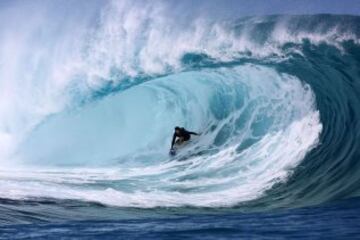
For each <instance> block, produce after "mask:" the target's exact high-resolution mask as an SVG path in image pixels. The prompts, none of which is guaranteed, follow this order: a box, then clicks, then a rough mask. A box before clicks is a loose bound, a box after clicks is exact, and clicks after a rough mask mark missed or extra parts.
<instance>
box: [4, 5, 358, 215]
mask: <svg viewBox="0 0 360 240" xmlns="http://www.w3.org/2000/svg"><path fill="white" fill-rule="evenodd" d="M89 12H90V13H89V14H88V15H86V16H87V17H88V18H85V19H90V20H89V21H88V22H80V23H79V25H78V26H77V28H76V33H75V31H73V30H72V29H71V28H69V27H68V26H67V25H66V24H65V26H63V25H61V26H62V27H61V28H60V29H61V32H62V33H65V34H63V35H62V37H59V36H58V35H57V34H55V33H54V32H49V33H48V32H45V33H44V35H42V37H35V34H37V33H38V31H37V30H38V25H37V24H38V22H36V23H34V24H33V25H32V28H31V29H32V30H31V31H29V32H27V33H26V34H24V38H23V39H26V41H25V40H24V41H21V39H22V38H20V40H18V41H19V42H18V44H19V45H20V46H21V48H20V50H19V52H18V54H17V55H16V56H15V57H13V58H12V61H10V62H9V63H6V64H4V65H2V66H1V70H0V73H1V77H2V79H6V81H5V80H3V81H2V82H1V84H2V85H1V86H3V87H4V88H2V90H1V91H2V92H3V93H4V94H3V95H1V100H2V101H1V103H2V104H0V113H1V116H2V117H1V119H0V142H1V144H2V146H5V147H4V148H3V149H2V150H1V151H0V154H1V156H2V157H1V158H2V161H3V163H4V165H7V166H8V168H6V169H4V170H2V171H1V173H0V181H1V187H0V192H1V197H2V198H9V199H42V198H54V199H72V200H80V201H90V202H99V203H102V204H106V205H111V206H121V207H139V208H152V207H184V206H190V207H210V208H215V207H235V206H239V205H242V206H244V205H245V206H248V207H260V208H263V207H264V206H265V207H284V206H286V207H296V206H304V205H310V204H319V203H323V202H326V201H330V200H333V199H340V198H346V197H352V196H358V195H359V192H358V190H357V189H358V186H359V183H360V178H359V176H360V175H359V163H357V161H356V160H357V158H358V156H359V150H358V149H359V143H358V139H359V132H360V131H359V123H358V121H357V119H359V114H360V112H359V110H358V107H357V106H358V105H359V96H360V95H359V91H360V86H359V79H360V78H359V74H360V72H359V71H358V69H359V63H360V47H359V34H360V28H359V26H360V24H359V23H360V18H359V17H354V16H334V15H314V16H264V17H248V18H242V19H239V20H236V21H226V22H217V21H209V20H207V19H206V18H201V19H193V20H192V21H191V23H189V22H188V21H185V19H180V20H178V19H177V20H176V19H174V18H171V14H172V13H171V11H170V9H169V6H167V5H166V4H164V3H158V4H155V5H150V4H148V5H147V4H145V5H141V6H140V5H138V3H135V4H130V3H127V2H121V3H119V2H113V3H111V4H109V5H106V6H104V7H103V8H102V11H101V13H100V14H95V13H93V12H91V11H89ZM43 18H45V19H46V15H45V16H42V15H41V16H39V19H40V20H39V21H40V22H42V20H44V19H43ZM74 19H77V17H73V18H70V20H72V21H73V20H74ZM94 19H96V21H95V20H94ZM70 20H69V21H70ZM42 27H43V26H42ZM70 29H71V30H70ZM36 36H37V35H36ZM54 36H56V37H54ZM5 39H6V38H5ZM29 39H30V40H31V41H30V44H31V47H30V45H28V44H29ZM44 40H46V42H47V44H46V45H45V46H44V44H43V43H44V42H43V41H44ZM4 42H6V41H5V40H4ZM2 44H4V43H2ZM4 49H5V48H4ZM4 49H3V50H4ZM34 52H35V53H36V54H34ZM3 53H4V54H3V56H5V57H6V56H7V55H6V51H3ZM24 57H29V58H28V59H27V60H28V61H27V62H26V63H25V60H24V59H23V58H24ZM50 59H51V60H50ZM1 60H3V59H1ZM1 62H4V61H1ZM9 66H11V68H6V67H9ZM6 69H9V70H6ZM15 70H16V71H17V73H16V74H15V73H13V71H15ZM20 76H25V77H24V78H22V79H20V78H19V77H20ZM5 102H6V103H5ZM176 125H181V126H185V127H186V128H189V129H191V130H194V131H200V132H201V133H202V135H201V137H200V138H198V139H195V140H194V141H193V142H192V143H191V144H189V146H187V147H186V148H184V149H183V150H182V151H181V152H180V153H179V154H178V155H177V156H176V157H174V158H170V157H169V156H168V153H167V151H168V149H169V147H170V146H169V145H170V140H171V136H172V135H171V134H172V130H173V127H174V126H176ZM11 169H16V171H15V170H11ZM20 169H22V170H20ZM14 189H15V190H14Z"/></svg>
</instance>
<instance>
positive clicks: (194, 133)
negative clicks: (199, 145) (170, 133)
mask: <svg viewBox="0 0 360 240" xmlns="http://www.w3.org/2000/svg"><path fill="white" fill-rule="evenodd" d="M188 133H189V134H191V135H199V134H198V133H196V132H188Z"/></svg>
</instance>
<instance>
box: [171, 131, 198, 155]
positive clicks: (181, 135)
mask: <svg viewBox="0 0 360 240" xmlns="http://www.w3.org/2000/svg"><path fill="white" fill-rule="evenodd" d="M191 135H199V134H198V133H195V132H190V131H187V130H186V129H185V128H181V127H175V132H174V135H173V139H172V141H171V150H172V149H174V144H175V143H176V144H182V143H184V142H186V141H189V140H190V138H191ZM176 138H177V139H176Z"/></svg>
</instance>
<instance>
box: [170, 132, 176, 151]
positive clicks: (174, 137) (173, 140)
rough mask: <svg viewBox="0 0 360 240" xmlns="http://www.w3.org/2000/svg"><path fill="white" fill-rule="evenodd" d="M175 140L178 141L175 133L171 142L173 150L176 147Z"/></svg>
mask: <svg viewBox="0 0 360 240" xmlns="http://www.w3.org/2000/svg"><path fill="white" fill-rule="evenodd" d="M175 139H176V134H175V133H174V135H173V139H172V141H171V148H173V147H174V144H175Z"/></svg>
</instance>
